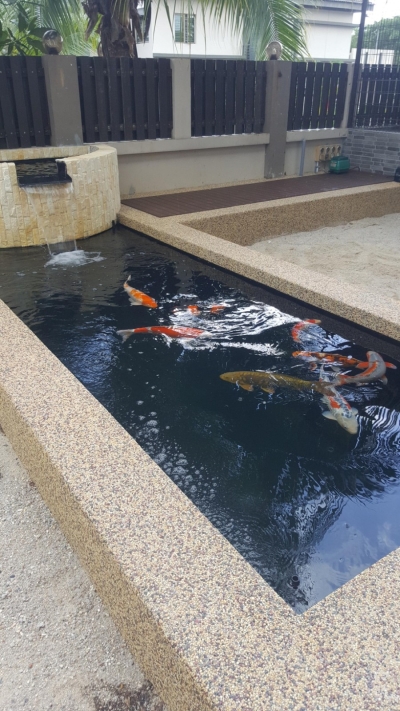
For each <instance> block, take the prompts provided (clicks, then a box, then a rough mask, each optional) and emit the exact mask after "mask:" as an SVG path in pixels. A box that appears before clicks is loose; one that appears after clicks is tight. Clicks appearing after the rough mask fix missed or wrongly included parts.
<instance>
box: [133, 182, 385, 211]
mask: <svg viewBox="0 0 400 711" xmlns="http://www.w3.org/2000/svg"><path fill="white" fill-rule="evenodd" d="M387 182H390V178H388V177H387V176H383V175H378V174H375V173H374V174H373V173H361V172H359V171H350V172H349V173H343V174H340V175H336V174H334V173H324V174H321V173H319V174H317V175H306V176H304V177H303V178H285V179H279V180H263V181H262V182H260V183H246V184H244V185H231V186H229V187H224V188H209V189H204V190H190V191H186V192H181V193H179V192H178V193H169V194H164V195H153V196H150V197H141V198H131V199H129V200H123V201H122V204H123V205H127V206H128V207H134V208H135V210H141V211H142V212H147V213H148V214H150V215H154V216H155V217H172V216H173V215H186V214H189V213H191V212H204V211H206V210H217V209H220V208H224V207H236V206H237V205H250V204H252V203H256V202H266V201H269V200H279V199H281V198H288V197H296V196H298V195H312V194H315V193H325V192H330V191H332V190H343V189H346V188H357V187H360V186H362V185H375V184H377V183H387Z"/></svg>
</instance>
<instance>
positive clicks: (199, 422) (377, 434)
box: [0, 228, 400, 612]
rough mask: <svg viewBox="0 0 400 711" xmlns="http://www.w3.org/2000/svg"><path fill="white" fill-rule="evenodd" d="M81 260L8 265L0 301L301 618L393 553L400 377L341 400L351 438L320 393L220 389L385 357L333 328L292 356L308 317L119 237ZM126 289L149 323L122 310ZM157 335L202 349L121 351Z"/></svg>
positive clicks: (399, 529) (380, 347) (0, 268)
mask: <svg viewBox="0 0 400 711" xmlns="http://www.w3.org/2000/svg"><path fill="white" fill-rule="evenodd" d="M80 246H81V247H84V249H85V250H86V252H80V253H78V255H77V254H75V255H72V256H71V254H69V255H66V256H65V255H62V256H61V257H60V256H58V257H56V258H55V259H52V260H51V261H50V263H49V254H48V252H47V250H46V249H45V248H40V247H38V248H36V247H34V248H28V249H24V250H18V249H14V250H2V251H1V252H0V298H2V299H3V300H4V301H5V302H6V303H7V304H8V305H9V306H10V307H11V308H12V309H13V310H14V311H15V312H16V313H17V314H18V316H20V318H21V319H22V320H23V321H24V322H25V323H26V324H27V325H28V326H29V327H30V328H31V329H32V330H33V331H34V333H36V334H37V336H38V337H39V338H40V339H41V340H42V341H43V342H44V343H45V344H46V346H47V347H48V348H50V350H52V351H53V352H54V353H55V354H56V355H57V356H58V358H59V359H60V360H61V361H62V362H63V363H64V364H65V365H66V366H67V367H68V368H69V369H70V370H71V371H72V372H73V373H74V375H76V377H77V378H79V380H80V381H81V382H82V383H83V384H84V385H85V386H86V387H87V388H88V389H89V390H90V391H91V392H92V393H93V394H94V395H95V396H96V397H97V398H98V399H99V400H100V402H101V403H103V405H105V407H107V409H108V410H109V411H110V412H111V413H112V414H113V415H114V417H116V419H117V420H118V421H119V422H121V424H122V425H123V426H124V427H125V428H126V429H127V430H128V431H129V432H130V433H131V434H132V436H133V437H135V438H136V439H137V441H138V442H139V443H140V444H141V445H142V447H143V448H144V449H145V450H146V451H147V452H148V453H149V454H150V455H151V456H152V457H153V458H154V460H155V461H156V462H158V464H159V465H160V466H161V467H162V468H163V469H164V471H165V472H166V473H167V474H168V475H169V476H170V477H171V478H172V479H173V481H174V482H175V483H176V484H177V485H178V486H179V487H180V488H181V489H182V490H183V491H184V492H185V493H186V494H187V495H188V496H189V497H190V499H192V501H193V502H194V503H195V504H196V505H197V506H198V507H199V508H200V509H201V511H203V513H204V514H205V515H206V516H207V517H208V518H209V519H210V521H212V523H213V524H214V525H215V526H216V527H217V528H218V529H219V530H220V531H221V532H222V533H223V534H224V535H225V536H226V537H227V538H228V539H229V541H230V542H231V543H232V544H233V545H234V546H235V548H237V550H238V551H240V553H242V555H243V556H244V557H245V558H246V560H248V561H249V563H251V565H253V566H254V567H255V568H256V570H257V571H258V572H259V573H260V574H261V575H262V576H263V577H264V578H265V580H267V581H268V583H270V585H272V587H273V588H274V589H275V590H276V591H277V592H278V593H279V595H281V596H282V597H283V598H284V599H285V600H286V601H287V602H288V603H289V604H290V605H292V606H293V607H294V608H295V610H296V611H298V612H302V611H303V610H305V609H307V607H308V606H310V605H312V604H314V603H315V602H317V601H318V600H320V599H322V598H323V597H325V596H326V595H327V594H329V593H330V592H331V591H333V590H335V589H336V588H338V587H339V586H341V585H343V584H344V583H345V582H346V581H348V580H349V579H350V578H352V577H353V576H355V575H356V574H357V573H359V572H360V571H361V570H363V569H365V568H366V567H368V566H369V565H371V564H372V563H374V562H375V561H377V560H378V559H379V558H381V557H382V556H384V555H386V554H387V553H389V552H390V551H392V550H394V549H395V548H396V547H397V546H398V545H399V544H400V516H399V513H398V512H399V510H400V489H399V478H400V415H399V412H400V370H388V371H387V376H388V381H389V382H388V385H387V386H384V385H383V384H381V383H380V382H374V383H367V384H363V385H362V386H361V387H355V386H351V387H350V386H345V387H342V388H341V389H340V392H341V393H342V394H343V395H344V396H345V397H346V399H347V400H348V401H349V402H350V404H351V405H352V406H353V407H355V408H357V409H358V411H359V415H358V426H359V429H358V433H357V434H356V435H352V434H349V433H348V432H346V431H345V430H344V429H343V428H341V427H340V426H339V425H338V424H337V422H335V421H331V420H328V419H326V418H324V417H323V416H322V412H323V411H324V410H326V405H324V404H323V403H322V402H321V398H322V396H321V394H320V393H315V392H314V393H313V392H311V391H306V390H304V391H303V390H295V389H291V388H286V389H277V390H276V392H275V393H273V394H270V393H266V392H263V391H262V390H260V389H255V390H254V391H253V392H248V391H245V390H243V389H240V388H239V387H238V386H237V385H235V384H232V383H229V382H224V381H223V380H221V379H220V377H219V376H220V374H222V373H225V372H227V371H239V370H241V371H242V370H243V371H252V370H273V371H276V372H278V373H284V374H289V375H292V376H296V377H299V378H302V379H306V380H317V379H318V376H319V372H318V370H317V371H311V370H310V368H309V363H307V362H304V361H302V360H301V359H299V358H295V357H293V356H292V353H293V352H294V351H296V350H299V349H305V350H312V351H327V352H329V351H330V352H336V353H341V354H342V355H350V354H351V355H352V356H353V357H355V358H359V359H360V360H365V354H366V350H368V349H372V350H376V351H378V352H380V353H382V355H384V354H385V349H386V354H387V353H388V352H389V355H388V354H387V360H389V361H392V362H395V361H394V358H393V356H395V355H396V350H395V349H394V348H393V346H392V345H390V344H388V343H382V341H380V340H379V339H376V338H374V336H373V335H368V334H367V333H365V332H362V331H361V330H354V331H353V330H351V331H349V328H348V326H347V325H346V324H343V323H340V322H338V321H334V320H332V319H331V318H329V316H327V315H325V316H324V315H322V316H320V318H321V319H322V322H321V326H313V327H311V328H310V329H309V330H308V338H306V337H305V336H304V335H303V342H301V343H294V341H293V339H292V335H291V329H292V327H293V325H294V324H295V323H296V322H297V321H298V320H299V319H302V318H307V317H310V318H315V317H316V316H317V317H318V314H315V312H314V311H312V310H311V309H310V308H308V307H306V306H304V305H301V304H298V303H296V302H294V301H291V300H289V299H287V298H286V297H279V296H277V295H276V294H273V293H272V292H270V291H268V290H267V289H263V288H260V287H258V286H255V285H252V284H250V283H248V282H246V281H245V280H242V279H239V278H237V277H234V276H233V275H229V274H227V273H225V272H223V271H222V270H219V269H216V268H213V267H211V266H209V265H206V264H203V263H201V262H199V261H197V260H195V259H192V258H190V257H188V256H186V255H183V254H181V253H179V252H177V251H175V250H173V249H171V248H168V247H166V246H164V245H162V244H159V243H157V242H154V241H152V240H150V239H147V238H145V237H143V236H141V235H138V234H135V233H133V232H130V231H129V230H125V229H122V228H121V229H118V231H117V233H116V234H112V233H104V234H103V235H100V236H97V237H93V238H91V239H89V240H86V241H85V242H83V243H81V244H80ZM77 257H78V259H77ZM63 260H65V261H63ZM129 274H131V275H132V286H135V287H136V288H137V289H140V290H142V291H144V292H146V293H147V294H149V295H151V296H152V297H154V298H155V299H156V300H157V301H158V302H159V308H158V309H145V308H143V307H137V308H136V307H135V308H133V307H131V306H130V305H129V301H128V297H127V295H126V293H125V292H124V290H123V289H122V284H123V282H124V280H125V278H126V277H127V276H128V275H129ZM192 304H197V305H198V306H199V309H200V314H199V315H197V316H196V315H191V314H190V313H189V312H188V311H187V306H188V305H192ZM220 304H224V305H225V307H226V308H225V309H224V311H222V312H219V313H217V314H215V315H212V314H211V313H210V309H209V308H208V307H209V306H211V305H220ZM152 325H153V326H154V325H179V326H183V325H185V326H191V327H195V328H200V329H204V330H206V331H207V332H208V333H209V334H210V335H209V336H208V337H207V338H202V339H196V340H193V341H190V340H184V341H179V340H174V341H171V340H169V341H168V340H167V339H165V338H164V337H154V336H152V335H144V336H143V335H136V336H132V337H131V338H130V339H129V340H127V341H126V343H122V341H121V338H120V337H119V336H117V335H116V331H117V330H118V329H127V328H136V327H141V326H152ZM305 335H307V332H306V334H305ZM352 341H354V342H352ZM357 344H358V345H357ZM328 371H329V369H327V372H328ZM359 372H360V371H359V370H354V371H352V374H357V373H359ZM295 575H296V576H298V578H299V585H298V586H297V587H296V586H295V587H293V584H292V582H291V581H292V578H293V576H295Z"/></svg>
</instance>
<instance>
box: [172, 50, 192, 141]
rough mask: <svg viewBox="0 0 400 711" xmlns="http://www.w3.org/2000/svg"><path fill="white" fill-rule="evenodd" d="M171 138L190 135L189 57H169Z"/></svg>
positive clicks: (188, 136) (190, 93) (190, 94)
mask: <svg viewBox="0 0 400 711" xmlns="http://www.w3.org/2000/svg"><path fill="white" fill-rule="evenodd" d="M171 70H172V138H191V136H192V92H191V86H190V59H171Z"/></svg>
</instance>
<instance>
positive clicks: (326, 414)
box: [322, 410, 336, 420]
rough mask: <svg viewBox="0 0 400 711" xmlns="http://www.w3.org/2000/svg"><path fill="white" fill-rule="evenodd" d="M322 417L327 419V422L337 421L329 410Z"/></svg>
mask: <svg viewBox="0 0 400 711" xmlns="http://www.w3.org/2000/svg"><path fill="white" fill-rule="evenodd" d="M322 417H326V419H327V420H335V419H336V417H335V415H332V413H331V412H329V410H325V412H323V413H322Z"/></svg>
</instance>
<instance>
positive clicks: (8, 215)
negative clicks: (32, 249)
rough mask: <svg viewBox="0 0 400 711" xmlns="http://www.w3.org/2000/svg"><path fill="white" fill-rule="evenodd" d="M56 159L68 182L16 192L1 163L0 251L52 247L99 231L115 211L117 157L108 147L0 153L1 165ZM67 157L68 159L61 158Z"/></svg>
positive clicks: (8, 168) (11, 169)
mask: <svg viewBox="0 0 400 711" xmlns="http://www.w3.org/2000/svg"><path fill="white" fill-rule="evenodd" d="M55 154H57V157H59V159H62V160H63V162H64V163H65V164H66V167H67V173H68V175H69V176H70V177H71V179H72V183H62V184H54V185H39V186H34V187H33V186H32V187H24V188H21V187H19V185H18V179H17V173H16V169H15V164H14V163H13V162H0V205H1V212H0V248H1V247H27V246H32V245H40V244H55V243H56V242H68V241H70V240H77V239H82V238H84V237H90V236H91V235H94V234H97V233H99V232H103V231H104V230H107V229H109V228H110V227H111V225H112V221H113V220H116V215H117V212H118V210H119V208H120V196H119V180H118V163H117V154H116V151H115V149H114V148H111V147H110V146H102V147H101V148H100V147H98V148H97V147H89V146H81V147H79V148H77V147H66V148H61V149H60V148H44V149H24V150H18V151H17V150H16V151H1V155H0V160H3V161H4V160H5V158H8V160H9V161H13V160H23V159H29V158H53V157H56V155H55ZM65 156H69V157H65Z"/></svg>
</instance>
